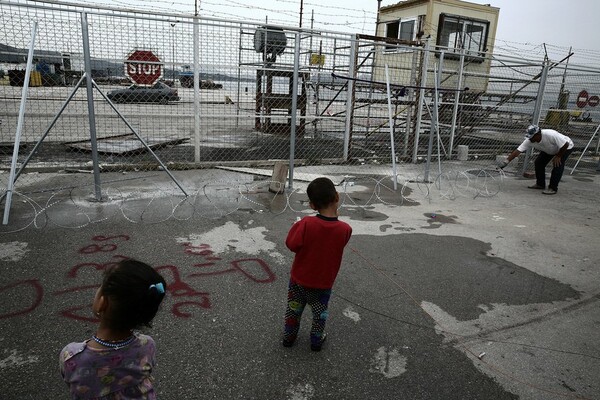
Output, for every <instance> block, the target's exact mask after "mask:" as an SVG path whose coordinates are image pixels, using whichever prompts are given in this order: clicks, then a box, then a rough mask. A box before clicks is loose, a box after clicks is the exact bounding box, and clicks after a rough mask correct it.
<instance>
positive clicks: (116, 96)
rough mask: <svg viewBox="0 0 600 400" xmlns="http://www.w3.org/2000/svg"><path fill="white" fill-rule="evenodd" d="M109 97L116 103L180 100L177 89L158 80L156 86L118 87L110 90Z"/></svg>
mask: <svg viewBox="0 0 600 400" xmlns="http://www.w3.org/2000/svg"><path fill="white" fill-rule="evenodd" d="M107 97H108V98H109V99H110V100H111V101H113V102H115V103H160V104H167V103H168V102H170V101H177V100H179V95H178V93H177V90H176V89H172V88H170V87H169V86H167V85H165V84H164V83H163V82H156V83H155V84H154V86H151V87H145V86H138V85H131V86H129V87H128V88H127V89H117V90H111V91H110V92H108V94H107Z"/></svg>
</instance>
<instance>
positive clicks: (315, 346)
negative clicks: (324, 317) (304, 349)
mask: <svg viewBox="0 0 600 400" xmlns="http://www.w3.org/2000/svg"><path fill="white" fill-rule="evenodd" d="M326 339H327V334H326V333H324V334H323V336H322V337H321V343H319V344H311V345H310V349H311V350H312V351H321V347H323V343H325V340H326Z"/></svg>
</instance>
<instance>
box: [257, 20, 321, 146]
mask: <svg viewBox="0 0 600 400" xmlns="http://www.w3.org/2000/svg"><path fill="white" fill-rule="evenodd" d="M286 47H287V37H286V34H285V31H284V30H283V29H282V28H280V27H277V26H269V25H265V26H261V27H259V28H257V29H256V31H255V33H254V50H255V51H256V52H257V53H259V54H261V55H262V60H263V64H262V67H261V68H258V69H257V71H256V110H255V111H256V118H255V123H254V125H255V129H256V130H258V131H261V132H266V133H270V134H280V135H289V134H290V133H291V130H292V116H293V114H292V113H294V112H296V136H299V137H301V136H303V135H304V132H305V126H306V85H305V82H306V80H307V79H308V78H309V76H308V74H307V73H302V72H300V73H298V90H297V92H296V93H297V99H296V101H297V104H296V109H295V110H294V109H293V108H292V100H293V96H294V94H293V93H294V71H293V70H292V69H291V68H289V67H284V66H277V64H276V61H277V57H278V56H280V55H282V54H283V53H284V52H285V50H286ZM288 65H289V64H288Z"/></svg>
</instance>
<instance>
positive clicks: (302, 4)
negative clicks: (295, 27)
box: [299, 0, 304, 28]
mask: <svg viewBox="0 0 600 400" xmlns="http://www.w3.org/2000/svg"><path fill="white" fill-rule="evenodd" d="M303 8H304V0H300V26H299V27H300V28H302V9H303Z"/></svg>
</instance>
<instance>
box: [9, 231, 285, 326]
mask: <svg viewBox="0 0 600 400" xmlns="http://www.w3.org/2000/svg"><path fill="white" fill-rule="evenodd" d="M129 240H130V237H129V236H128V235H113V236H103V235H98V236H93V237H92V238H91V241H92V242H93V243H91V244H88V245H86V246H83V247H81V248H79V249H78V250H77V252H78V253H79V254H82V255H93V254H95V255H102V254H106V255H108V256H110V257H109V259H108V260H107V261H106V262H92V261H89V262H88V261H86V262H81V263H79V264H76V265H74V266H72V267H70V269H69V270H68V272H67V274H66V276H67V279H68V280H69V281H71V280H73V279H76V278H78V275H79V274H80V272H81V270H82V269H91V270H92V271H98V272H103V271H105V270H107V269H109V268H112V267H114V266H115V265H117V264H118V263H119V262H120V261H122V260H126V259H128V258H129V257H127V256H124V255H119V254H114V253H115V252H116V251H118V249H119V243H123V242H127V241H129ZM183 247H184V250H183V251H184V253H185V254H188V255H190V256H193V257H201V258H202V259H203V261H205V262H201V263H195V264H192V266H193V267H195V268H197V269H202V271H200V272H193V273H190V274H188V275H187V278H200V277H209V276H218V275H225V274H240V275H242V276H243V277H244V278H246V279H248V280H250V281H252V282H255V283H270V282H273V281H274V280H275V274H274V273H273V271H271V269H270V268H269V266H268V264H267V263H266V262H265V261H264V260H261V259H259V258H242V259H237V260H233V261H229V262H226V261H224V260H223V259H222V258H221V257H219V256H217V255H216V253H215V251H214V250H213V249H212V248H211V246H210V245H208V244H200V245H192V244H191V243H184V244H183ZM109 253H110V254H109ZM155 269H156V270H157V271H159V272H164V271H167V272H168V273H169V275H170V276H171V279H169V280H167V294H169V295H170V296H171V297H172V298H173V300H174V301H175V303H174V304H173V305H172V306H171V313H172V314H173V315H174V316H175V317H177V318H190V317H191V316H192V313H191V312H190V311H189V308H190V307H194V308H201V309H205V310H208V309H211V308H212V302H211V299H210V293H208V292H204V291H199V290H196V289H194V288H193V287H192V286H191V285H190V284H189V283H187V282H184V280H183V278H182V274H181V272H180V270H179V268H178V267H177V266H175V265H162V266H159V267H156V268H155ZM98 287H99V283H98V284H87V285H78V286H71V287H68V288H64V289H60V290H56V291H54V292H52V295H53V296H68V295H70V294H73V293H79V292H86V291H89V292H90V296H89V298H90V300H91V299H92V297H93V292H92V290H97V289H98ZM26 288H31V289H33V293H34V294H33V297H32V301H31V304H26V305H24V306H22V308H19V309H16V310H11V311H9V312H5V313H0V319H6V318H12V317H16V316H19V315H25V314H28V313H30V312H32V311H33V310H35V309H36V308H37V307H38V306H39V305H40V304H41V303H42V300H43V296H44V289H43V288H42V285H41V284H40V282H39V280H38V279H29V280H23V281H18V282H14V283H11V284H9V285H6V286H2V287H0V297H2V296H3V294H4V293H5V292H8V291H9V290H11V289H12V290H18V291H23V290H25V289H26ZM86 303H87V304H85V305H71V306H68V307H66V308H64V309H62V310H59V311H58V313H59V315H61V316H63V317H65V318H69V319H74V320H76V321H84V322H91V323H97V322H98V318H96V317H95V316H94V315H92V313H91V303H89V302H86Z"/></svg>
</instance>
